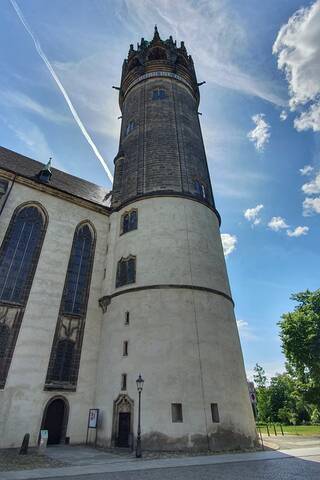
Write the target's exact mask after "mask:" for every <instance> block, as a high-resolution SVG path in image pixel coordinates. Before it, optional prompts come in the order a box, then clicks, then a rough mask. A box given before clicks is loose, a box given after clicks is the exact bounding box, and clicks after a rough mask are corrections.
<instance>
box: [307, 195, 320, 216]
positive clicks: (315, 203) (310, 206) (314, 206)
mask: <svg viewBox="0 0 320 480" xmlns="http://www.w3.org/2000/svg"><path fill="white" fill-rule="evenodd" d="M313 213H320V197H315V198H310V197H307V198H306V199H305V200H304V202H303V215H304V216H305V217H309V216H310V215H312V214H313Z"/></svg>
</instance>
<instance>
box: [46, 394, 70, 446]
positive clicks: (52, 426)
mask: <svg viewBox="0 0 320 480" xmlns="http://www.w3.org/2000/svg"><path fill="white" fill-rule="evenodd" d="M68 417H69V405H68V401H67V399H66V398H64V397H61V396H59V397H53V398H51V399H50V400H49V402H48V403H47V405H46V408H45V409H44V413H43V418H42V424H41V430H48V445H57V444H59V443H63V442H64V441H65V438H66V432H67V424H68Z"/></svg>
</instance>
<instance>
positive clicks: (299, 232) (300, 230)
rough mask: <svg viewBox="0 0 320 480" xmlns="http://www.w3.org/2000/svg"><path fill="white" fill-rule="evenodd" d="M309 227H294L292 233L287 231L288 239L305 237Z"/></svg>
mask: <svg viewBox="0 0 320 480" xmlns="http://www.w3.org/2000/svg"><path fill="white" fill-rule="evenodd" d="M308 232H309V227H300V226H299V227H296V228H295V229H294V230H293V231H292V230H287V235H288V237H301V235H307V233H308Z"/></svg>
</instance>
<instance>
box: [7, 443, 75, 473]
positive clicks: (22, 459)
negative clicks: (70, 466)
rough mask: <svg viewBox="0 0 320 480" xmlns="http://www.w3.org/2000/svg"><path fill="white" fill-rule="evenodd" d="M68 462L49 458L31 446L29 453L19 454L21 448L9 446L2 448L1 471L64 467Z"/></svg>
mask: <svg viewBox="0 0 320 480" xmlns="http://www.w3.org/2000/svg"><path fill="white" fill-rule="evenodd" d="M65 465H66V463H64V462H62V461H61V460H57V459H53V458H49V457H47V456H46V455H43V454H42V453H39V451H38V449H36V448H30V449H29V451H28V454H27V455H19V449H15V448H8V449H2V450H0V471H2V472H8V471H10V470H32V469H34V468H52V467H63V466H65Z"/></svg>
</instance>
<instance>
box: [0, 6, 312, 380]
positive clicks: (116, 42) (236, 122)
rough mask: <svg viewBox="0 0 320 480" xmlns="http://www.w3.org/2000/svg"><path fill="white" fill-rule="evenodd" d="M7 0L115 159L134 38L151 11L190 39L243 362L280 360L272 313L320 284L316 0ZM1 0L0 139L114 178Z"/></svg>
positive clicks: (69, 167)
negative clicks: (122, 86) (119, 88)
mask: <svg viewBox="0 0 320 480" xmlns="http://www.w3.org/2000/svg"><path fill="white" fill-rule="evenodd" d="M16 2H17V4H18V6H19V7H20V9H21V11H22V14H23V15H24V18H25V20H26V21H27V23H28V25H29V27H30V29H31V30H32V32H33V34H34V36H35V38H36V39H37V40H38V41H39V43H40V45H41V48H42V50H43V52H44V54H45V55H46V57H47V59H48V61H49V62H50V64H51V65H52V68H53V69H54V71H55V72H56V74H57V75H58V77H59V79H60V81H61V83H62V85H63V87H64V88H65V90H66V92H67V94H68V95H69V97H70V100H71V101H72V104H73V105H74V107H75V109H76V111H77V112H78V114H79V117H80V118H81V121H82V122H83V125H84V126H85V128H86V129H87V131H88V133H89V135H90V136H91V138H92V140H93V142H94V144H95V145H96V147H97V148H98V150H99V151H100V153H101V155H102V157H103V158H104V160H105V161H106V163H107V164H108V165H109V168H110V169H112V168H113V158H114V156H115V155H116V153H117V147H118V136H119V128H120V120H118V119H117V117H118V116H119V115H120V111H119V107H118V101H117V92H116V91H115V90H113V89H112V85H119V81H120V74H121V66H122V61H123V59H124V57H125V56H126V55H127V52H128V48H129V44H130V43H136V42H138V41H140V38H141V37H142V36H143V37H145V38H146V39H150V38H151V37H152V35H153V27H154V24H157V25H158V29H159V32H160V35H161V36H162V37H163V38H167V37H168V36H169V35H171V34H172V35H173V36H174V38H176V39H177V40H178V41H181V40H184V41H185V43H186V47H187V49H188V51H189V53H190V54H191V55H192V56H193V59H194V62H195V67H196V70H197V74H198V80H199V81H202V80H206V82H207V83H206V84H205V85H204V86H202V87H201V103H200V108H199V110H200V111H201V112H202V117H201V124H202V129H203V134H204V139H205V144H206V149H207V157H208V163H209V169H210V174H211V179H212V182H213V187H214V192H215V199H216V204H217V207H218V210H219V211H220V213H221V216H222V228H221V232H222V234H223V235H224V238H223V239H224V246H225V249H226V258H227V265H228V271H229V276H230V282H231V288H232V292H233V297H234V300H235V303H236V316H237V319H238V324H239V329H240V336H241V340H242V346H243V351H244V357H245V363H246V367H247V371H248V375H249V376H251V374H252V369H253V366H254V364H255V363H256V362H258V363H260V364H262V365H263V366H264V367H265V369H266V371H267V373H268V374H269V375H272V374H274V373H275V372H280V371H282V370H283V365H284V363H283V362H284V359H283V356H282V354H281V345H280V341H279V338H278V327H277V322H278V321H279V319H280V316H281V314H282V313H284V312H286V311H288V310H290V309H292V308H293V306H294V304H293V302H292V301H290V295H291V293H293V292H297V291H300V290H304V289H306V288H309V289H311V290H312V289H316V288H318V287H319V282H318V278H319V274H318V272H319V269H320V257H319V252H318V251H319V214H320V195H319V194H320V176H319V177H318V176H317V175H318V173H319V164H320V133H319V132H320V105H319V97H320V0H317V1H316V2H314V1H313V2H308V1H303V0H299V1H296V0H269V1H268V2H260V1H259V2H258V0H242V1H241V2H238V1H235V0H234V1H232V0H230V1H227V0H210V1H208V0H201V1H195V0H194V1H192V0H181V1H179V2H172V1H169V0H158V1H157V2H153V1H152V0H140V1H138V2H137V1H136V0H135V1H133V0H117V1H111V0H68V1H66V0H55V1H54V2H48V1H46V2H45V1H43V0H16ZM0 9H1V15H0V144H1V145H3V146H5V147H7V148H10V149H12V150H15V151H18V152H20V153H23V154H25V155H28V156H30V157H32V158H35V159H37V160H40V161H43V162H47V160H48V158H49V157H50V156H52V157H53V164H54V165H55V166H56V167H57V168H61V169H63V170H65V171H68V172H70V173H72V174H74V175H78V176H81V177H83V178H86V179H88V180H91V181H93V182H95V183H98V184H101V185H106V186H107V187H111V184H110V181H109V180H108V177H107V176H106V173H105V170H104V169H103V167H102V166H101V164H100V162H99V160H98V158H97V156H96V155H95V153H94V152H93V150H92V148H91V147H90V145H89V144H88V142H87V140H86V138H85V137H84V135H83V133H82V132H81V130H80V129H79V126H78V125H77V123H76V122H75V120H74V118H73V116H72V115H71V112H70V110H69V108H68V106H67V103H66V101H65V98H64V97H63V95H62V94H61V91H60V90H59V89H58V87H57V84H56V83H55V81H54V80H53V78H52V76H51V74H50V72H49V70H48V68H47V66H46V65H45V63H44V61H43V59H41V58H40V56H39V54H38V52H37V50H36V48H35V45H34V42H33V41H32V38H31V37H30V35H29V34H28V32H27V31H26V29H25V27H24V26H23V24H22V22H21V20H20V19H19V18H18V16H17V14H16V11H15V10H14V8H13V5H12V3H11V2H10V1H9V0H0ZM299 9H300V10H299ZM280 116H281V117H282V119H281V118H280ZM285 117H286V118H285ZM250 132H251V133H250ZM305 166H309V168H307V169H305V170H303V172H300V170H301V169H303V168H304V167H305ZM261 205H262V207H261ZM257 207H258V208H257ZM297 227H300V228H297Z"/></svg>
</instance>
